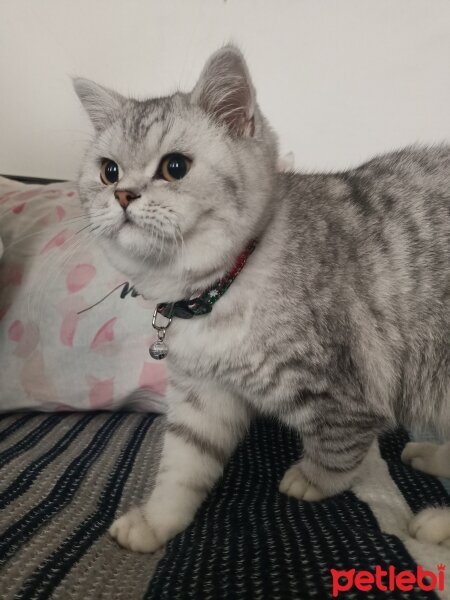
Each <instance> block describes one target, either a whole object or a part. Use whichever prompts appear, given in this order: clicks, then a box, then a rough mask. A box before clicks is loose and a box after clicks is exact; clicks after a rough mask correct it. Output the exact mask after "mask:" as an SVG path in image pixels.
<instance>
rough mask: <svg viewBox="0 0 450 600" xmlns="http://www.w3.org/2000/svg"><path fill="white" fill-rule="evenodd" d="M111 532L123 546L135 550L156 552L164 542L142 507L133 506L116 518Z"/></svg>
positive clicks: (110, 529)
mask: <svg viewBox="0 0 450 600" xmlns="http://www.w3.org/2000/svg"><path fill="white" fill-rule="evenodd" d="M109 533H110V535H111V536H112V537H113V538H114V539H115V540H117V542H118V543H119V544H120V545H121V546H123V547H124V548H128V549H129V550H133V551H134V552H154V551H155V550H158V548H160V547H161V546H162V545H163V543H164V542H161V541H160V540H159V539H158V538H157V537H156V534H155V531H154V529H153V527H152V526H151V525H150V523H149V522H148V521H147V519H146V518H145V516H144V513H143V512H142V510H141V509H140V508H132V509H131V510H129V511H128V512H127V513H125V514H124V515H122V516H121V517H119V518H118V519H116V520H115V521H114V523H113V524H112V525H111V527H110V528H109Z"/></svg>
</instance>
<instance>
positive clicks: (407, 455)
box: [402, 442, 450, 477]
mask: <svg viewBox="0 0 450 600" xmlns="http://www.w3.org/2000/svg"><path fill="white" fill-rule="evenodd" d="M402 461H403V462H404V463H406V464H408V465H411V466H412V467H413V468H414V469H417V470H418V471H423V472H424V473H428V474H429V475H434V476H435V477H450V442H447V443H446V444H433V443H431V442H409V443H408V444H406V446H405V448H404V450H403V452H402Z"/></svg>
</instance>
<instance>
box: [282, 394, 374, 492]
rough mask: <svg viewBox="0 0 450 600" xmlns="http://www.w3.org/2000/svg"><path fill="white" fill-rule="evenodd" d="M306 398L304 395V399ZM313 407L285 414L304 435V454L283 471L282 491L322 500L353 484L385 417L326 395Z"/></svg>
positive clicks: (287, 419)
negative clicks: (351, 407) (343, 405)
mask: <svg viewBox="0 0 450 600" xmlns="http://www.w3.org/2000/svg"><path fill="white" fill-rule="evenodd" d="M303 400H304V398H303ZM312 402H313V403H314V410H313V411H309V415H310V418H309V419H307V417H305V415H307V414H308V411H305V410H301V409H300V410H299V412H298V415H295V414H294V415H292V414H291V415H289V416H284V417H282V418H283V420H284V421H285V422H286V423H288V424H289V425H291V426H292V425H294V426H295V425H296V421H297V423H298V429H299V430H300V433H301V435H302V442H303V456H302V458H301V459H300V461H299V462H298V463H295V464H294V465H292V466H291V467H289V469H287V471H286V472H285V474H284V477H283V478H282V480H281V482H280V486H279V490H280V492H282V493H285V494H287V495H288V496H293V497H295V498H298V499H300V500H310V501H314V500H322V499H323V498H327V497H329V496H333V495H335V494H338V493H340V492H342V491H345V490H347V489H349V488H350V487H351V484H352V483H353V481H354V479H355V477H356V476H357V474H358V472H359V469H360V466H361V464H362V462H363V459H364V458H365V456H366V455H367V452H368V450H369V448H370V446H371V444H372V443H373V442H374V440H375V438H376V436H377V434H378V433H379V432H380V431H381V430H382V429H383V426H384V419H383V418H381V417H379V416H377V415H375V414H373V413H371V412H369V411H367V410H364V409H362V408H361V409H360V410H358V409H356V408H355V409H354V410H353V411H352V412H349V410H348V408H347V410H344V407H342V406H340V405H339V402H338V401H337V400H336V399H334V398H332V397H331V396H328V395H326V394H323V395H322V397H320V398H318V397H315V398H313V399H312Z"/></svg>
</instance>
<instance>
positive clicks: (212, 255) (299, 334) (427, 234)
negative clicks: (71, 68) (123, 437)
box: [74, 46, 450, 552]
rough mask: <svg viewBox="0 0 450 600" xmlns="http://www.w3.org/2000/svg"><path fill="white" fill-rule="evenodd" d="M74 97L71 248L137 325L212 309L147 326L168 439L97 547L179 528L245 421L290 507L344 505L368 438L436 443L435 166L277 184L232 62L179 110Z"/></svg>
mask: <svg viewBox="0 0 450 600" xmlns="http://www.w3.org/2000/svg"><path fill="white" fill-rule="evenodd" d="M74 85H75V89H76V92H77V94H78V96H79V98H80V100H81V102H82V104H83V105H84V107H85V109H86V111H87V113H88V115H89V117H90V119H91V121H92V123H93V125H94V128H95V136H94V139H93V142H92V144H91V146H90V147H89V149H88V151H87V153H86V156H85V159H84V161H83V164H82V168H81V172H80V178H79V190H80V196H81V199H82V202H83V204H84V206H85V208H86V210H87V212H88V214H89V215H90V221H91V235H92V236H96V239H98V241H99V242H100V243H101V245H102V247H103V249H104V251H105V252H106V254H107V255H108V257H109V258H110V260H111V261H112V262H113V263H114V264H115V265H116V267H117V268H118V269H119V270H121V271H122V272H124V273H126V275H127V277H128V278H129V279H130V281H132V282H133V284H134V286H135V287H136V289H137V290H138V291H139V293H141V294H142V295H143V296H144V297H146V298H147V299H150V300H151V301H153V302H154V303H155V306H156V305H157V304H159V303H164V302H166V303H176V302H179V301H182V300H185V302H184V303H181V304H180V305H179V306H180V307H184V308H183V310H185V309H186V306H188V307H192V306H195V307H196V310H197V309H198V307H200V309H203V308H205V307H209V308H208V309H210V308H211V306H212V310H211V311H210V312H209V313H208V314H203V315H200V316H199V315H195V316H193V317H192V318H189V319H187V318H180V315H181V313H180V314H179V315H178V316H177V315H175V316H174V317H173V320H172V322H169V320H168V318H164V316H163V315H162V314H158V313H155V325H156V326H157V327H160V328H161V330H160V331H159V333H158V335H159V336H160V338H161V340H160V343H159V345H158V346H157V347H154V348H153V352H154V353H155V352H156V353H158V352H160V353H161V354H158V357H160V358H162V357H163V356H164V355H165V353H166V352H167V349H168V357H167V363H168V367H169V389H168V392H167V397H168V399H169V400H168V402H169V407H168V415H167V419H168V424H167V430H166V432H165V438H164V444H163V450H162V456H161V461H160V465H159V472H158V475H157V477H156V481H155V485H154V488H153V491H152V493H151V495H150V497H149V499H148V500H147V501H146V502H144V503H143V504H142V506H139V507H135V508H132V509H131V510H130V511H129V512H127V513H126V514H124V515H123V516H121V517H119V518H118V519H117V520H116V521H115V522H114V523H113V524H112V526H111V528H110V533H111V535H112V536H113V537H114V538H115V539H116V540H117V541H118V542H119V543H120V544H121V545H122V546H124V547H126V548H129V549H131V550H135V551H141V552H152V551H154V550H156V549H157V548H159V547H160V546H162V545H164V544H165V542H167V541H168V540H169V539H170V538H172V537H173V536H174V535H175V534H177V533H179V532H180V531H182V530H183V529H184V528H186V527H187V526H188V525H189V523H190V522H191V521H192V519H193V517H194V515H195V513H196V511H197V509H198V507H199V505H200V504H201V502H202V501H203V500H204V498H205V497H206V495H207V494H208V492H209V490H210V489H211V488H212V486H213V484H214V483H215V482H216V481H217V479H218V478H219V477H220V475H221V474H222V472H223V468H224V465H225V464H226V462H227V460H228V458H229V457H230V455H231V453H232V452H233V450H234V449H235V448H236V445H237V444H238V442H239V441H240V440H241V439H242V437H243V436H244V434H245V432H246V430H247V428H248V425H249V422H250V420H251V419H252V418H253V416H254V415H260V414H263V415H267V416H269V417H276V418H278V419H279V420H280V421H281V422H282V423H284V424H287V425H288V426H290V427H292V428H295V429H296V430H297V431H298V432H299V433H300V434H301V437H302V442H303V455H302V457H301V458H300V460H299V462H297V463H296V464H294V465H292V466H291V467H290V468H289V469H288V470H287V471H286V473H285V475H284V477H283V478H282V480H281V482H280V484H279V489H280V491H281V492H283V493H285V494H288V495H290V496H293V497H295V498H298V499H302V500H307V501H314V500H321V499H323V498H326V497H328V496H331V495H334V494H337V493H339V492H342V491H344V490H347V489H349V488H350V487H351V485H352V483H353V482H354V481H355V478H357V477H358V476H359V475H360V474H361V473H362V472H363V470H364V469H363V468H362V465H363V464H364V458H365V456H366V454H367V451H368V449H369V447H370V446H371V444H372V443H374V440H376V438H377V436H378V434H380V433H381V432H384V431H386V430H387V429H389V428H392V427H394V426H396V425H397V424H399V423H402V424H404V425H409V424H411V423H413V422H417V421H420V422H427V423H430V424H440V425H445V426H446V427H447V426H449V425H450V397H449V382H450V373H449V367H450V355H449V346H448V340H449V333H450V303H449V290H450V149H449V148H448V147H445V146H440V147H435V148H428V149H426V148H423V149H414V148H408V149H405V150H403V151H400V152H394V153H391V154H388V155H385V156H380V157H378V158H375V159H373V160H371V161H370V162H368V163H366V164H364V165H362V166H361V167H359V168H356V169H352V170H348V171H346V172H340V173H334V174H306V175H304V174H298V173H295V172H287V173H280V172H279V168H278V147H277V139H276V136H275V134H274V132H273V130H272V129H271V127H270V125H269V124H268V122H267V120H266V118H265V117H264V116H263V114H262V113H261V111H260V108H259V106H258V104H257V102H256V95H255V89H254V87H253V84H252V82H251V78H250V74H249V70H248V67H247V64H246V62H245V59H244V57H243V55H242V53H241V52H240V51H239V50H238V49H237V48H235V47H234V46H226V47H224V48H222V49H221V50H219V51H217V52H216V53H215V54H213V55H212V56H211V57H210V59H209V60H208V62H207V63H206V65H205V67H204V69H203V71H202V73H201V75H200V78H199V80H198V82H197V84H196V85H195V87H194V88H193V90H192V92H190V93H175V94H173V95H171V96H168V97H163V98H157V99H152V100H146V101H138V100H134V99H127V98H124V97H122V96H121V95H119V94H118V93H116V92H114V91H111V90H109V89H107V88H104V87H101V86H99V85H98V84H96V83H93V82H91V81H88V80H85V79H76V80H75V81H74ZM244 263H245V264H244ZM239 271H240V272H239ZM225 275H226V277H225V281H226V282H228V283H227V284H224V280H222V278H223V277H224V276H225ZM233 278H234V281H233V282H232V283H231V285H229V287H228V289H226V286H227V285H228V284H229V282H230V280H232V279H233ZM224 289H226V291H225V293H223V292H224ZM199 296H200V297H201V300H198V301H195V302H193V301H192V298H197V297H199ZM217 297H219V298H218V299H217ZM205 298H206V300H205ZM216 300H217V301H216ZM214 302H215V303H214ZM160 308H161V307H160ZM167 308H168V307H167V306H166V307H165V308H161V310H162V311H163V313H164V314H166V316H167V315H169V312H167ZM169 308H170V306H169ZM180 310H181V309H180ZM189 310H191V309H190V308H189ZM181 316H182V315H181ZM185 316H186V315H185ZM158 323H159V325H158ZM169 325H170V326H169ZM150 331H151V328H150V323H149V333H150ZM444 429H445V427H444ZM447 429H448V427H447ZM275 451H276V449H274V452H275Z"/></svg>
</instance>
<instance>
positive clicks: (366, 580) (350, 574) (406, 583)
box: [330, 565, 445, 598]
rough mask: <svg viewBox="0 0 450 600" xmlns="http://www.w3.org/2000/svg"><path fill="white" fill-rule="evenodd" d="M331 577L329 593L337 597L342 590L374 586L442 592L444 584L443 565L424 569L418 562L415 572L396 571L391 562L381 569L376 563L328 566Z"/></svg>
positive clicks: (364, 589) (392, 589) (381, 588)
mask: <svg viewBox="0 0 450 600" xmlns="http://www.w3.org/2000/svg"><path fill="white" fill-rule="evenodd" d="M330 573H331V578H332V581H331V583H332V594H333V597H334V598H336V597H337V596H339V595H340V594H341V593H343V592H348V591H350V590H355V589H356V590H359V591H361V592H370V591H371V590H373V589H374V588H375V589H376V590H380V591H381V592H393V591H394V590H400V591H401V592H411V591H412V590H413V589H414V588H415V587H417V588H419V589H420V590H422V591H424V592H431V591H433V590H438V591H440V592H442V591H443V590H444V587H445V578H444V575H445V565H437V571H436V572H434V571H426V570H425V569H424V568H423V567H422V566H420V565H418V567H417V569H416V570H415V571H398V570H397V569H396V568H395V566H393V565H390V566H389V567H388V568H387V569H383V568H382V567H380V566H379V565H376V566H375V569H374V570H373V571H357V570H356V569H348V570H347V571H338V570H337V569H330Z"/></svg>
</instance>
